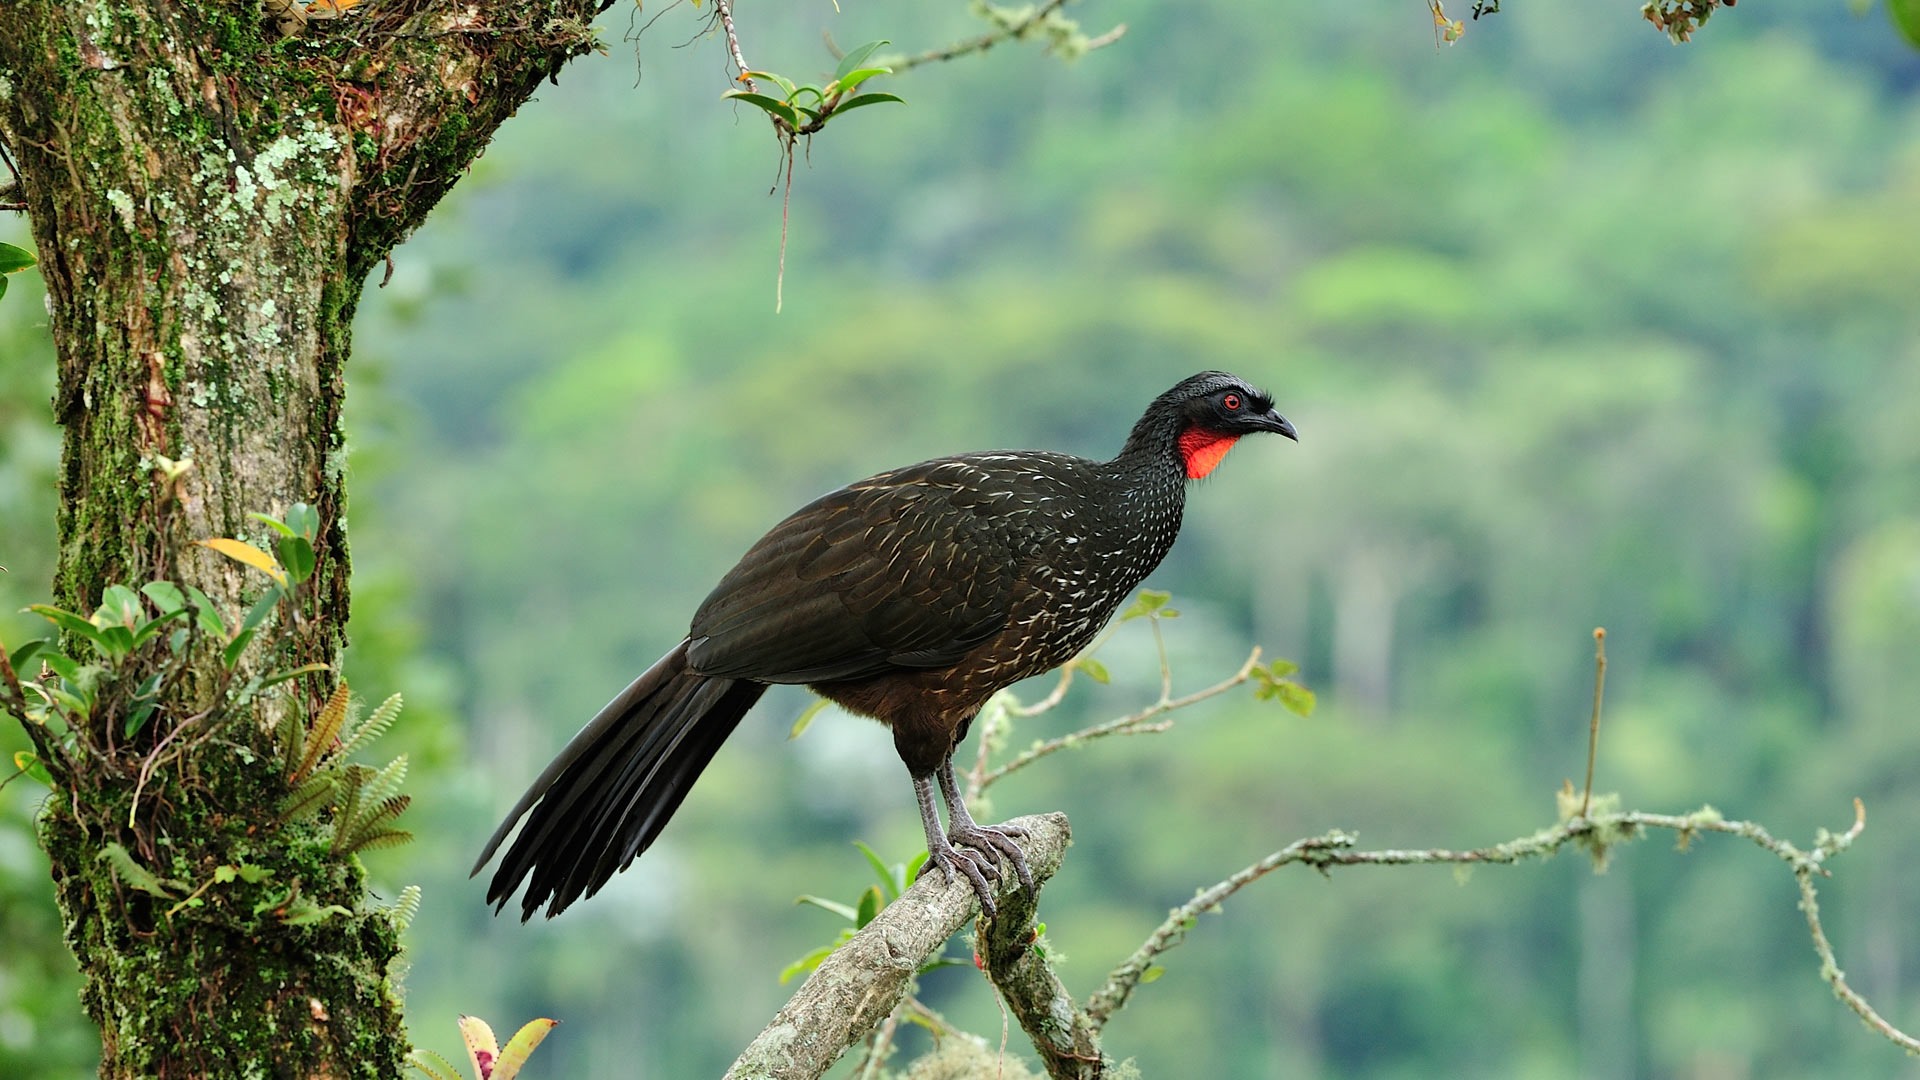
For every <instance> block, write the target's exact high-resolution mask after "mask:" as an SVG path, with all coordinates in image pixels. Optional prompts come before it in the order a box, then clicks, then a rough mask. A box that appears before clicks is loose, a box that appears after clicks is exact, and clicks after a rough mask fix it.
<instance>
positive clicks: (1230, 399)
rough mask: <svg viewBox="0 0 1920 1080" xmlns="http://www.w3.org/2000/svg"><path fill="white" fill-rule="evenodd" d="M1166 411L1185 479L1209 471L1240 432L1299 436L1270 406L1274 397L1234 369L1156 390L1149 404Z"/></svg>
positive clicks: (1209, 373) (1213, 372)
mask: <svg viewBox="0 0 1920 1080" xmlns="http://www.w3.org/2000/svg"><path fill="white" fill-rule="evenodd" d="M1155 412H1160V413H1161V414H1162V415H1170V416H1171V417H1172V418H1173V420H1174V421H1175V429H1174V430H1175V434H1174V438H1175V442H1176V444H1177V445H1178V446H1179V448H1180V456H1181V459H1182V460H1183V461H1184V462H1185V463H1186V467H1187V476H1188V478H1189V479H1194V480H1198V479H1199V478H1201V477H1203V476H1205V475H1207V474H1208V473H1210V472H1212V471H1213V469H1214V466H1216V465H1218V464H1220V459H1222V458H1224V457H1226V456H1227V451H1228V450H1230V449H1232V448H1233V444H1234V442H1235V441H1236V440H1238V439H1239V438H1240V436H1242V435H1252V434H1254V433H1256V432H1261V431H1271V432H1273V433H1275V434H1278V435H1285V436H1286V437H1287V438H1289V439H1292V440H1294V441H1295V442H1298V441H1299V439H1300V436H1298V435H1296V434H1295V433H1294V430H1293V425H1292V424H1290V423H1288V422H1287V418H1286V417H1284V416H1281V415H1280V414H1279V413H1277V412H1275V411H1274V409H1273V398H1271V397H1269V396H1268V395H1267V394H1266V392H1265V391H1262V390H1258V389H1255V388H1254V387H1252V386H1250V385H1248V383H1247V382H1246V381H1245V380H1244V379H1241V378H1239V377H1238V376H1235V375H1229V374H1227V373H1226V372H1224V371H1203V372H1201V373H1200V374H1198V375H1195V376H1193V377H1192V378H1189V379H1186V380H1183V381H1182V382H1181V383H1180V385H1178V386H1176V387H1174V388H1173V389H1171V390H1169V391H1167V392H1166V393H1164V394H1162V395H1160V397H1159V399H1158V400H1157V401H1155V402H1154V403H1153V407H1152V408H1150V409H1149V410H1148V415H1149V416H1151V415H1153V414H1154V413H1155Z"/></svg>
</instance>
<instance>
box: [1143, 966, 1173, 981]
mask: <svg viewBox="0 0 1920 1080" xmlns="http://www.w3.org/2000/svg"><path fill="white" fill-rule="evenodd" d="M1166 973H1167V969H1166V968H1163V967H1161V966H1160V965H1159V964H1148V965H1147V970H1145V971H1143V972H1141V973H1140V985H1142V986H1145V985H1146V984H1148V983H1150V982H1152V981H1154V980H1155V979H1158V978H1159V977H1160V976H1162V975H1165V974H1166Z"/></svg>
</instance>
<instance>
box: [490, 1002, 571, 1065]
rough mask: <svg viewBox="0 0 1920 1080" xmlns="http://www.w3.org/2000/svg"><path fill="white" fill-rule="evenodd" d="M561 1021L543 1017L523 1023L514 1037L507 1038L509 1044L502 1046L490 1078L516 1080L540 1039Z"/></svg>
mask: <svg viewBox="0 0 1920 1080" xmlns="http://www.w3.org/2000/svg"><path fill="white" fill-rule="evenodd" d="M559 1023H560V1021H558V1020H548V1019H546V1018H544V1017H542V1018H541V1019H539V1020H529V1021H527V1022H526V1023H525V1024H522V1025H521V1026H520V1030H519V1031H516V1032H514V1033H513V1038H511V1039H508V1040H507V1045H505V1046H503V1047H501V1048H500V1056H499V1057H497V1058H495V1059H494V1062H493V1075H492V1076H491V1077H490V1078H489V1080H514V1077H516V1076H519V1075H520V1068H521V1066H523V1065H525V1064H526V1063H527V1057H528V1055H530V1054H532V1053H533V1051H534V1048H535V1047H537V1046H539V1045H540V1041H541V1040H542V1039H545V1038H546V1037H547V1033H548V1032H550V1031H552V1030H553V1029H554V1028H555V1027H556V1026H558V1025H559Z"/></svg>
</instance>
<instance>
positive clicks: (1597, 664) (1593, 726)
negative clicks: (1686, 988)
mask: <svg viewBox="0 0 1920 1080" xmlns="http://www.w3.org/2000/svg"><path fill="white" fill-rule="evenodd" d="M1475 17H1476V18H1478V16H1475ZM1606 688H1607V628H1606V627H1604V626H1596V627H1594V628H1593V719H1592V720H1590V721H1588V722H1587V786H1586V787H1585V788H1583V789H1581V790H1582V793H1581V796H1580V816H1581V817H1586V816H1587V812H1588V811H1590V810H1592V809H1593V760H1594V758H1596V757H1598V756H1599V755H1600V695H1601V692H1602V691H1604V690H1605V689H1606Z"/></svg>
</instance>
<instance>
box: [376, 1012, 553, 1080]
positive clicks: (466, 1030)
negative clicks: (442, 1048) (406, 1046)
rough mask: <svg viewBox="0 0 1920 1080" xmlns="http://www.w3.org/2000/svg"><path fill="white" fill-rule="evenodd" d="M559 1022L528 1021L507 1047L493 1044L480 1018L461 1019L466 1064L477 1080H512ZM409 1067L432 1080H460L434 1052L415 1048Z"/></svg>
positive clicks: (492, 1038) (452, 1068)
mask: <svg viewBox="0 0 1920 1080" xmlns="http://www.w3.org/2000/svg"><path fill="white" fill-rule="evenodd" d="M559 1024H560V1021H558V1020H548V1019H545V1018H542V1019H539V1020H529V1021H527V1022H526V1023H525V1024H522V1025H521V1027H520V1030H519V1031H516V1032H514V1033H513V1038H511V1039H508V1040H507V1045H506V1046H505V1047H502V1046H500V1044H499V1043H498V1042H496V1041H495V1040H494V1037H493V1028H491V1027H489V1026H488V1024H487V1022H486V1021H485V1020H482V1019H480V1018H479V1017H477V1016H462V1017H461V1018H460V1037H461V1039H463V1040H464V1041H465V1042H466V1044H467V1060H468V1061H469V1062H470V1063H472V1065H473V1076H474V1080H513V1078H514V1077H516V1076H519V1075H520V1070H521V1068H522V1067H524V1066H525V1065H526V1063H527V1058H528V1057H530V1056H532V1054H533V1051H534V1049H535V1048H536V1047H538V1046H539V1045H540V1043H541V1041H542V1040H543V1039H545V1038H546V1037H547V1033H548V1032H550V1031H552V1030H553V1029H554V1028H555V1027H557V1026H559ZM407 1064H409V1065H411V1066H413V1067H414V1068H416V1069H418V1070H420V1071H421V1072H423V1073H425V1074H427V1076H428V1077H430V1078H431V1080H460V1072H459V1070H457V1069H455V1068H454V1067H453V1063H452V1062H451V1061H448V1060H447V1059H446V1058H444V1057H441V1056H440V1055H439V1054H436V1053H434V1052H433V1051H431V1050H421V1049H418V1048H416V1049H415V1050H414V1051H413V1052H412V1053H410V1054H408V1055H407Z"/></svg>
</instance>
